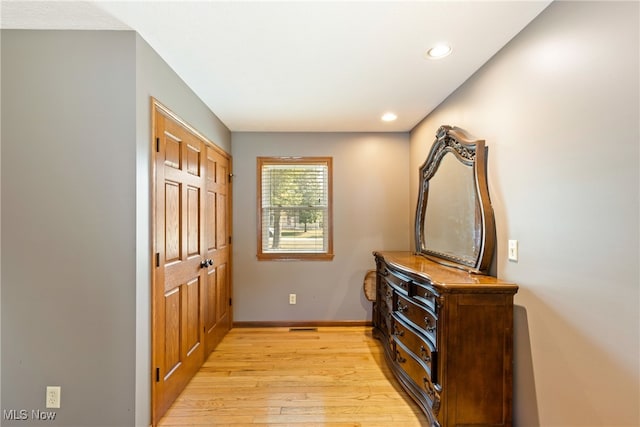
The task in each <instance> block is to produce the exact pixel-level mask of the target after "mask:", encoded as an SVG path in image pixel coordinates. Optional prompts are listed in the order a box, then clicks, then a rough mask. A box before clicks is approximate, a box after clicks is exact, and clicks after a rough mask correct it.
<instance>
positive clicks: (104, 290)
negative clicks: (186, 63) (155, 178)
mask: <svg viewBox="0 0 640 427" xmlns="http://www.w3.org/2000/svg"><path fill="white" fill-rule="evenodd" d="M151 96H154V97H155V98H157V99H158V100H159V101H160V102H162V103H164V104H165V105H167V106H168V107H169V108H171V109H172V110H173V111H174V112H176V113H177V114H178V115H180V116H181V117H182V118H183V119H184V120H185V121H187V122H188V123H190V124H192V125H193V126H194V127H195V128H197V129H198V130H199V131H200V132H201V133H203V134H204V135H205V136H207V137H208V138H209V139H210V140H212V141H213V142H215V143H216V144H217V145H219V146H220V147H221V148H222V149H224V150H226V151H228V152H230V146H231V135H230V132H229V130H228V129H227V128H226V127H225V126H224V125H223V124H222V122H220V120H218V119H217V117H216V116H215V115H214V114H213V113H212V112H211V111H209V109H208V108H207V107H206V106H205V105H204V104H203V103H202V102H201V101H200V100H199V99H198V97H197V96H196V95H195V94H194V93H193V92H192V91H191V90H190V89H189V88H188V87H187V86H186V85H185V84H184V82H183V81H182V80H180V78H179V77H178V76H177V75H176V74H175V73H174V72H173V70H171V69H170V68H169V67H168V66H167V64H166V63H165V62H164V61H162V59H161V58H160V57H159V56H158V55H157V54H156V53H155V52H154V51H153V50H152V49H151V48H150V47H149V46H148V44H147V43H146V42H145V41H144V40H142V39H141V38H140V37H139V36H137V35H136V34H135V33H133V32H99V31H94V32H82V31H55V32H52V31H13V30H3V31H2V106H3V107H4V108H3V109H2V117H1V119H2V124H3V126H2V148H1V150H2V151H1V154H2V155H1V161H2V164H1V166H2V167H1V171H2V205H1V206H2V215H1V218H2V231H3V233H2V245H1V248H2V255H3V258H2V267H3V268H2V274H1V279H2V302H1V309H2V370H1V374H2V395H3V401H2V409H17V410H20V409H27V410H28V411H29V416H30V415H31V412H30V411H31V409H41V410H44V409H45V408H44V392H45V386H46V385H60V386H62V405H61V406H62V407H61V409H59V410H55V411H56V412H57V418H56V420H55V422H53V423H48V425H63V426H71V425H77V426H80V425H82V426H94V425H96V426H97V425H101V426H127V425H134V424H135V425H138V426H146V425H149V420H150V416H149V408H150V383H149V373H150V366H149V362H150V340H151V338H150V337H151V335H150V323H149V321H150V296H149V293H150V289H149V283H150V274H151V272H150V267H149V264H150V263H149V260H150V249H151V248H150V215H151V213H150V205H149V203H150V199H149V189H150V158H151V151H150V150H151V117H150V97H151ZM134 412H135V416H134ZM15 423H18V424H20V425H28V424H29V422H25V421H16V422H15ZM3 424H4V425H13V424H12V423H11V422H9V421H6V420H4V423H3Z"/></svg>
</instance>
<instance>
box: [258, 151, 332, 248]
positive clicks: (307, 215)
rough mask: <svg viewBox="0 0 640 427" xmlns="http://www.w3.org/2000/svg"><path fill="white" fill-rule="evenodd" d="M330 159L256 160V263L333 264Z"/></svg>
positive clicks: (277, 158)
mask: <svg viewBox="0 0 640 427" xmlns="http://www.w3.org/2000/svg"><path fill="white" fill-rule="evenodd" d="M331 160H332V159H331V157H295V158H290V157H258V173H257V175H258V259H261V260H269V259H282V260H330V259H333V236H332V233H333V226H332V213H331V192H332V183H331V175H332V170H331Z"/></svg>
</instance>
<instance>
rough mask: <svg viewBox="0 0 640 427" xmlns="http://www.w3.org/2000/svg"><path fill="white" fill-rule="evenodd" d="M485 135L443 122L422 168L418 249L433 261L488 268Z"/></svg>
mask: <svg viewBox="0 0 640 427" xmlns="http://www.w3.org/2000/svg"><path fill="white" fill-rule="evenodd" d="M485 153H486V148H485V146H484V141H482V140H475V141H474V140H472V139H470V138H469V137H468V136H467V135H466V134H465V133H464V131H462V130H461V129H459V128H455V127H453V128H452V127H450V126H441V127H440V129H438V133H437V134H436V140H435V142H434V143H433V146H432V148H431V151H430V153H429V156H428V157H427V160H426V161H425V163H424V164H423V165H422V167H421V168H420V190H421V191H420V194H419V197H418V207H417V212H416V250H417V251H418V253H420V254H421V255H424V256H427V257H429V258H433V259H434V260H435V261H438V262H441V263H444V264H448V265H452V266H455V267H459V268H464V269H466V270H469V271H472V272H483V273H485V272H487V271H488V268H489V265H490V264H491V258H492V255H493V248H494V245H495V225H494V222H493V210H492V208H491V203H490V201H489V191H488V188H487V180H486V168H485V163H486V157H485Z"/></svg>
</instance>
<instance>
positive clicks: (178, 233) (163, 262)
mask: <svg viewBox="0 0 640 427" xmlns="http://www.w3.org/2000/svg"><path fill="white" fill-rule="evenodd" d="M152 109H153V130H154V136H153V140H154V147H153V151H154V154H153V165H154V174H153V175H154V176H153V185H154V187H153V195H154V197H153V201H152V204H153V216H154V221H153V229H154V231H153V240H154V241H153V257H154V259H153V260H152V262H153V279H152V309H151V312H152V313H151V314H152V364H153V365H152V379H151V381H152V422H153V424H154V425H155V424H157V422H158V421H159V420H160V418H161V417H162V415H163V414H164V413H165V412H166V411H167V409H168V408H169V406H171V404H172V403H173V401H174V400H175V399H176V397H177V396H178V395H179V394H180V392H181V391H182V390H183V389H184V387H185V386H186V385H187V383H188V382H189V380H190V379H191V378H192V377H193V375H194V374H195V373H196V372H197V371H198V369H199V368H200V367H201V366H202V363H203V362H204V360H205V359H206V358H207V356H208V355H209V354H210V353H211V351H213V349H214V348H215V346H216V345H217V344H218V343H219V342H220V340H221V339H222V337H223V336H224V334H225V333H226V332H227V331H228V330H229V329H230V327H231V286H230V272H231V268H230V254H231V251H230V243H231V239H230V223H231V221H230V214H231V209H230V202H231V198H230V191H229V188H230V185H229V182H230V178H229V177H230V158H229V156H228V155H226V154H225V153H223V152H221V151H220V150H218V149H217V148H215V147H214V146H213V145H212V144H211V143H210V142H208V141H207V140H206V139H205V138H204V137H202V136H201V135H200V134H199V133H197V131H195V130H194V129H192V128H191V127H189V126H188V125H187V124H186V123H184V122H182V121H181V120H180V119H179V118H178V117H177V116H175V114H173V113H172V112H171V111H169V110H168V109H166V107H163V106H162V105H161V104H159V103H158V102H157V101H155V100H153V101H152Z"/></svg>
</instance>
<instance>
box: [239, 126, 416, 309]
mask: <svg viewBox="0 0 640 427" xmlns="http://www.w3.org/2000/svg"><path fill="white" fill-rule="evenodd" d="M232 146H233V151H232V154H233V159H234V180H233V206H234V212H233V265H234V267H233V280H234V299H233V301H234V303H233V306H234V307H233V309H234V320H235V321H254V320H257V321H305V320H314V321H331V320H357V321H363V320H370V319H371V303H370V302H368V301H367V300H366V299H365V298H364V294H363V292H362V281H363V278H364V275H365V273H366V272H367V271H368V270H370V269H372V268H375V264H374V262H373V256H372V255H371V252H372V251H373V250H374V249H380V250H381V249H387V250H392V249H399V250H407V249H408V248H409V231H410V228H411V227H410V224H409V204H408V200H409V171H408V169H407V167H406V165H407V164H408V162H409V135H408V134H407V133H397V134H385V133H380V134H368V133H249V132H237V133H236V132H234V133H232ZM258 156H331V157H333V215H334V227H333V229H334V252H335V258H334V259H333V260H332V261H258V260H257V259H256V249H257V248H256V244H257V242H256V227H257V225H256V158H257V157H258ZM290 293H295V294H297V297H298V298H297V299H298V301H297V304H296V305H289V298H288V296H289V294H290Z"/></svg>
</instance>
